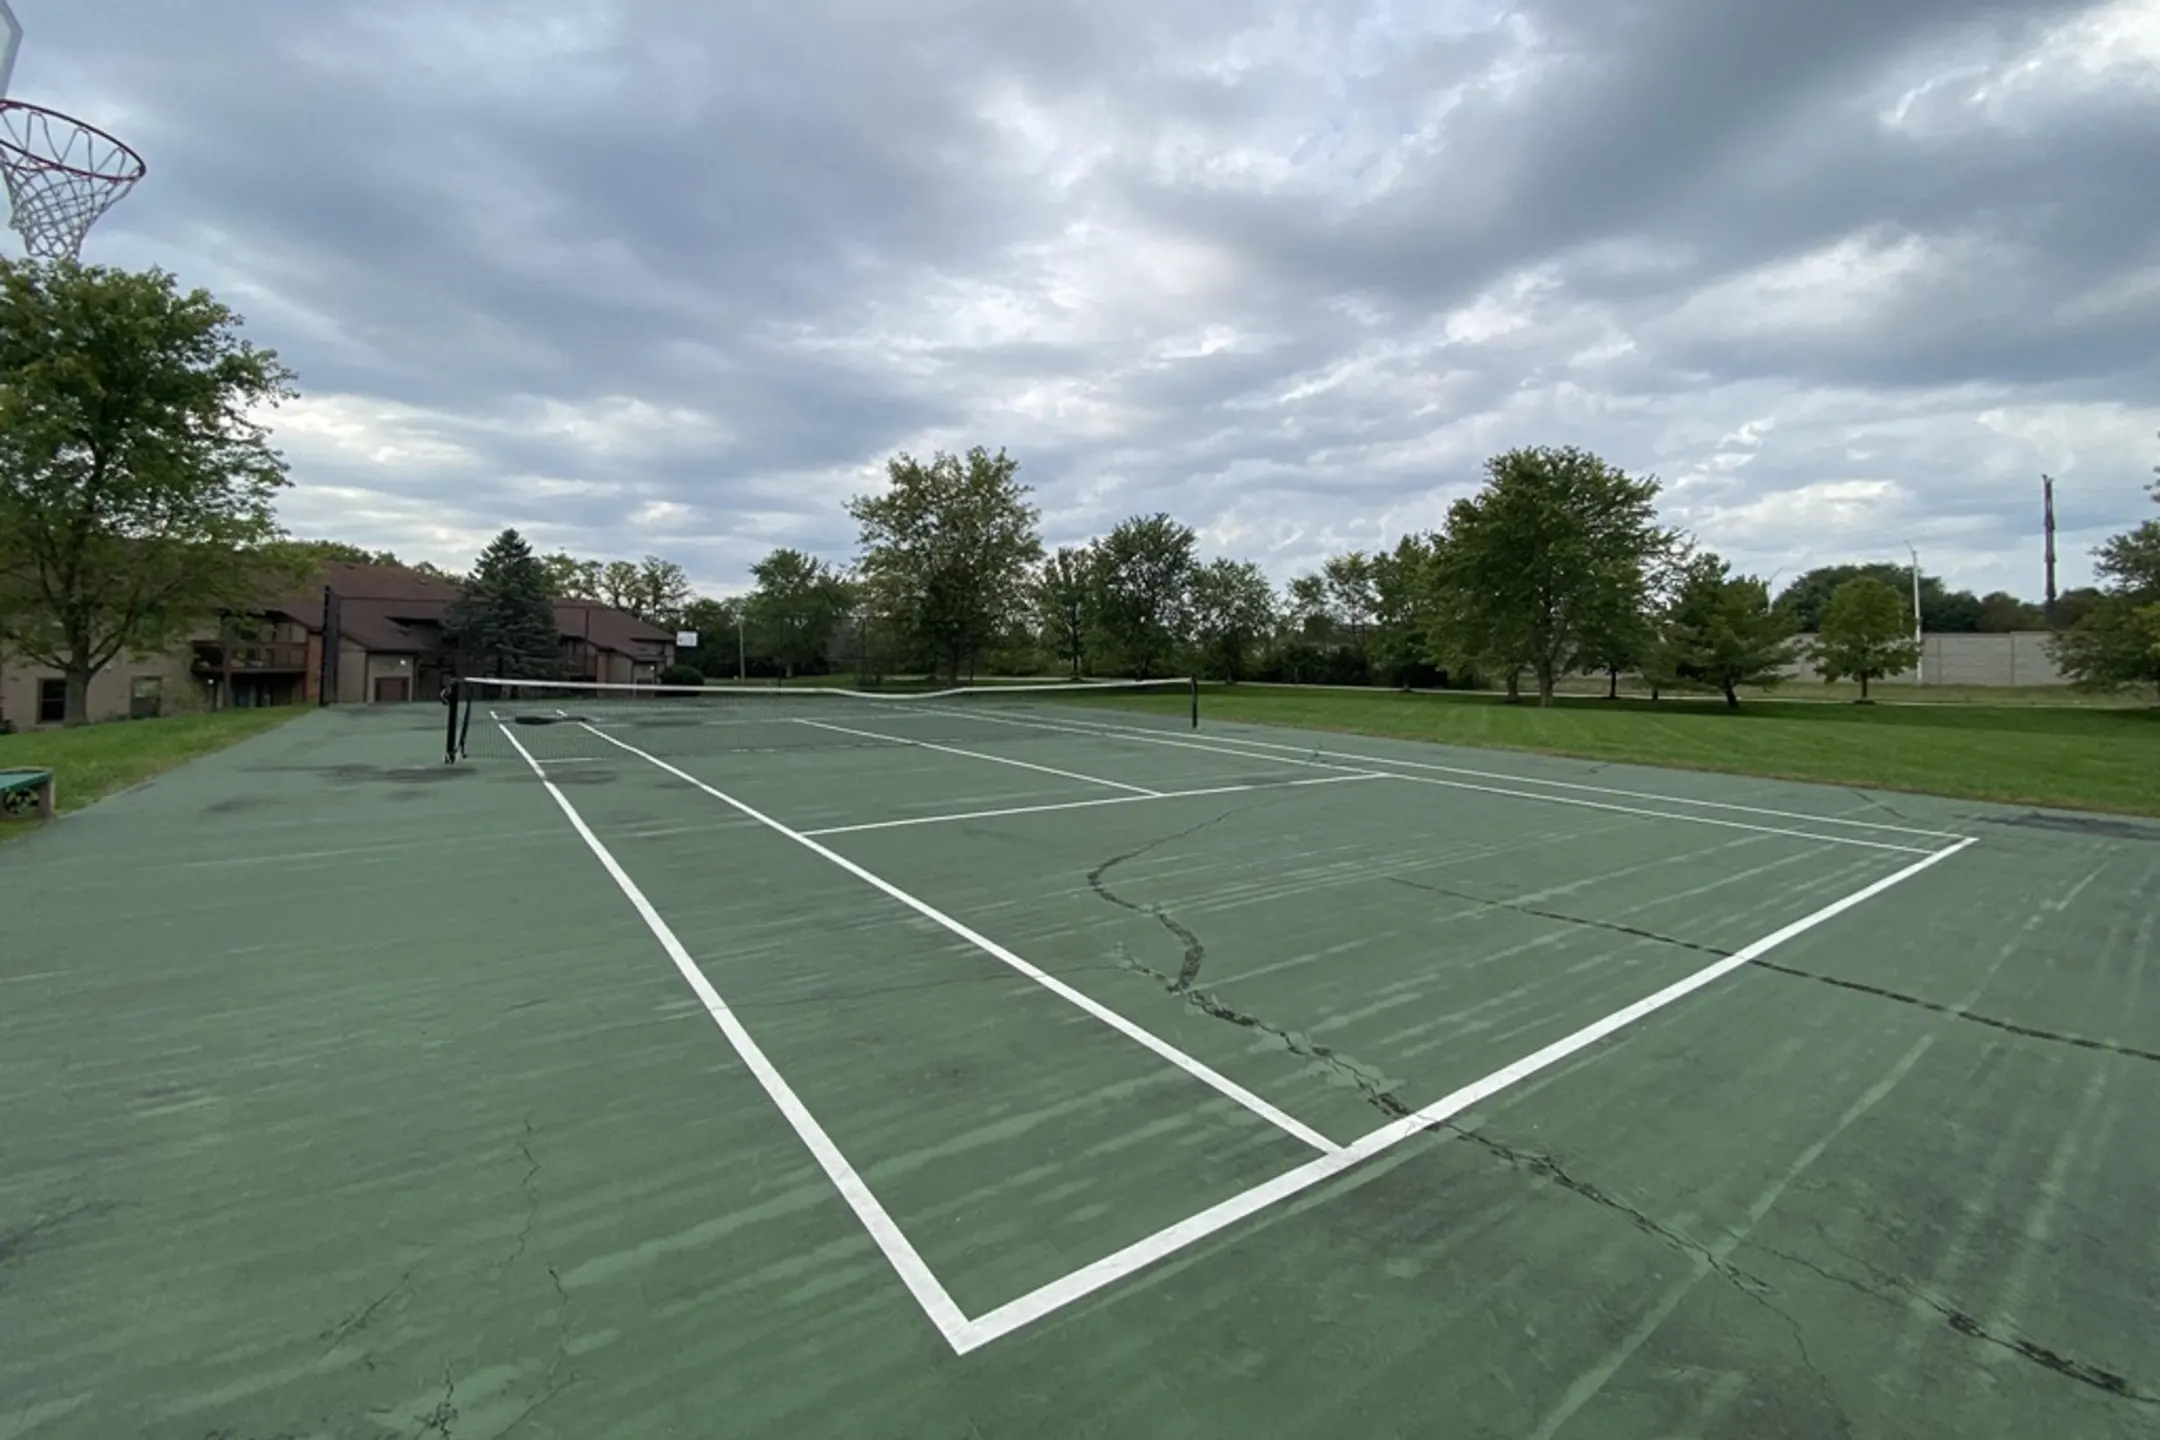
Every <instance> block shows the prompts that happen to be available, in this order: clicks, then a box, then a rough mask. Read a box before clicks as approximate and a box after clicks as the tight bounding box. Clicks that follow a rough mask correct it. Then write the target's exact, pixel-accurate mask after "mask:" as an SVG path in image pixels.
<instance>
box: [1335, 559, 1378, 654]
mask: <svg viewBox="0 0 2160 1440" xmlns="http://www.w3.org/2000/svg"><path fill="white" fill-rule="evenodd" d="M1374 562H1375V557H1373V556H1371V555H1368V554H1366V553H1365V552H1364V551H1363V550H1352V551H1350V552H1348V553H1347V554H1343V555H1330V556H1329V557H1328V558H1327V560H1326V561H1325V562H1323V563H1322V565H1321V567H1320V583H1321V586H1322V590H1323V593H1325V594H1326V596H1327V607H1328V614H1329V616H1330V618H1332V619H1333V620H1334V622H1335V625H1336V626H1337V628H1338V630H1339V632H1340V633H1341V635H1342V636H1343V639H1344V642H1345V643H1346V644H1347V645H1348V646H1349V647H1350V649H1351V650H1353V651H1354V652H1356V654H1357V656H1358V658H1359V659H1360V660H1361V661H1367V662H1369V661H1370V659H1371V655H1370V652H1369V651H1368V649H1367V645H1368V644H1369V642H1370V641H1371V638H1372V629H1373V624H1374V621H1375V620H1376V619H1377V617H1378V615H1379V612H1380V575H1379V570H1378V567H1377V566H1376V564H1375V563H1374Z"/></svg>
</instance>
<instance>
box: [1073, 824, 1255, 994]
mask: <svg viewBox="0 0 2160 1440" xmlns="http://www.w3.org/2000/svg"><path fill="white" fill-rule="evenodd" d="M1251 808H1252V807H1251V806H1249V805H1239V806H1233V807H1232V808H1231V809H1228V810H1225V811H1223V812H1222V813H1221V814H1220V815H1214V816H1210V817H1209V818H1208V819H1205V820H1202V821H1201V822H1200V823H1199V824H1197V825H1188V826H1187V827H1185V828H1184V829H1183V830H1180V831H1178V832H1177V833H1175V834H1172V835H1164V836H1162V837H1161V838H1159V839H1155V840H1150V841H1148V843H1147V844H1145V845H1142V846H1141V847H1140V848H1139V849H1137V850H1128V851H1126V852H1125V853H1124V854H1122V855H1113V856H1111V857H1110V858H1109V859H1107V860H1105V861H1103V862H1102V864H1100V865H1097V866H1096V867H1095V868H1094V869H1093V870H1090V871H1088V877H1087V883H1088V888H1089V889H1090V890H1093V891H1094V892H1095V894H1096V895H1097V896H1098V897H1100V898H1101V899H1104V900H1107V901H1108V902H1110V903H1111V904H1112V905H1115V906H1117V907H1118V908H1119V909H1121V910H1130V911H1131V912H1132V913H1133V914H1135V915H1146V916H1149V917H1151V918H1152V919H1153V920H1154V921H1155V923H1156V924H1158V925H1160V926H1162V927H1163V929H1165V930H1168V931H1169V932H1170V933H1171V934H1172V935H1174V936H1176V937H1177V939H1178V942H1179V943H1180V944H1181V945H1183V946H1184V947H1185V953H1184V955H1183V957H1182V958H1181V959H1180V960H1179V962H1178V974H1177V980H1176V982H1175V983H1174V984H1173V985H1172V987H1171V988H1172V989H1173V991H1175V992H1176V993H1178V994H1183V993H1184V992H1185V991H1187V990H1190V989H1191V988H1192V986H1193V982H1194V981H1196V980H1198V979H1199V978H1200V967H1201V966H1202V965H1203V964H1205V963H1206V961H1207V946H1205V945H1203V944H1202V943H1201V942H1200V937H1199V936H1198V935H1195V934H1194V933H1193V932H1192V931H1191V930H1190V929H1188V928H1186V927H1185V926H1184V925H1183V924H1181V923H1179V922H1178V920H1177V919H1176V918H1175V917H1174V916H1172V915H1171V914H1170V913H1169V912H1168V911H1167V910H1165V909H1163V908H1162V907H1161V906H1160V905H1139V904H1135V903H1134V902H1133V901H1130V900H1127V899H1125V898H1124V897H1123V896H1122V895H1119V894H1117V893H1116V892H1114V891H1113V890H1111V889H1110V887H1109V886H1108V885H1106V884H1104V883H1103V879H1104V877H1105V876H1107V875H1108V874H1109V873H1110V872H1111V871H1112V870H1114V869H1116V868H1117V867H1118V866H1120V865H1124V864H1126V863H1128V862H1130V861H1133V860H1138V859H1139V858H1141V857H1142V856H1143V855H1146V854H1148V853H1150V852H1151V851H1155V850H1160V849H1161V848H1162V847H1163V846H1165V845H1174V844H1176V843H1177V842H1178V841H1180V840H1183V839H1186V838H1187V837H1189V836H1193V835H1197V834H1199V833H1200V832H1201V831H1203V830H1206V829H1208V828H1209V827H1210V826H1214V825H1220V824H1222V822H1223V821H1225V820H1228V819H1229V818H1230V817H1231V816H1233V815H1240V814H1243V813H1244V812H1245V811H1246V810H1249V809H1251Z"/></svg>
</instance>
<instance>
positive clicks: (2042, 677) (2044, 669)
mask: <svg viewBox="0 0 2160 1440" xmlns="http://www.w3.org/2000/svg"><path fill="white" fill-rule="evenodd" d="M1801 638H1802V639H1803V640H1811V639H1812V638H1813V637H1812V636H1803V637H1801ZM2048 639H2049V636H2048V632H2047V631H2045V630H2016V631H2012V632H2010V633H2008V634H1997V635H1949V634H1946V635H1929V636H1926V637H1924V641H1923V645H1922V649H1921V656H1920V674H1919V675H1918V676H1915V675H1914V674H1913V672H1912V671H1910V670H1908V671H1906V672H1905V673H1904V674H1902V675H1893V676H1890V677H1889V679H1888V683H1891V684H1904V685H1910V684H1914V683H1921V684H1927V685H2001V686H2025V685H2063V684H2067V683H2069V682H2067V681H2066V680H2065V679H2064V678H2063V674H2062V672H2061V671H2060V670H2057V669H2056V668H2055V662H2054V661H2053V660H2052V659H2050V658H2049V656H2048V646H2047V642H2048ZM1791 673H1792V675H1793V677H1794V678H1795V679H1797V680H1820V679H1821V676H1819V675H1818V674H1817V673H1816V671H1815V666H1814V665H1813V663H1812V662H1810V661H1808V660H1802V661H1801V663H1800V664H1799V665H1797V666H1795V667H1794V669H1793V670H1792V672H1791Z"/></svg>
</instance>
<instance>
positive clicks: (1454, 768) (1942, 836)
mask: <svg viewBox="0 0 2160 1440" xmlns="http://www.w3.org/2000/svg"><path fill="white" fill-rule="evenodd" d="M1222 739H1223V740H1224V741H1225V742H1227V743H1229V744H1233V745H1251V746H1255V747H1257V748H1259V749H1262V750H1287V751H1291V752H1293V753H1296V754H1313V755H1328V756H1332V757H1334V758H1336V759H1345V760H1362V761H1365V762H1367V763H1370V764H1373V765H1402V766H1406V767H1408V768H1409V769H1412V770H1437V771H1439V772H1441V773H1442V774H1447V775H1469V776H1472V777H1474V778H1476V779H1480V780H1506V781H1510V782H1512V783H1514V784H1517V785H1546V786H1550V787H1551V788H1553V789H1555V790H1581V791H1583V792H1585V793H1587V794H1592V795H1617V796H1620V797H1621V798H1622V799H1627V800H1656V801H1659V802H1661V803H1663V804H1668V805H1693V806H1695V807H1697V808H1698V809H1704V810H1731V811H1734V812H1736V813H1738V814H1743V815H1768V816H1772V817H1774V818H1776V819H1780V820H1804V821H1807V822H1808V823H1809V824H1814V825H1843V826H1846V827H1848V828H1851V829H1856V830H1883V831H1888V832H1890V833H1892V834H1897V835H1917V836H1920V837H1921V838H1923V839H1928V840H1962V839H1965V838H1966V837H1965V836H1963V835H1959V834H1956V833H1954V832H1952V831H1949V830H1922V829H1919V828H1917V827H1915V826H1912V825H1886V824H1884V823H1882V822H1881V821H1879V820H1849V819H1845V818H1843V817H1840V816H1837V815H1810V814H1808V813H1806V812H1805V811H1800V810H1775V809H1771V808H1769V807H1767V806H1763V805H1737V804H1734V803H1733V802H1731V801H1729V800H1693V799H1690V798H1688V797H1687V796H1685V795H1659V794H1655V793H1653V792H1651V791H1646V790H1621V789H1618V788H1616V787H1614V786H1611V785H1584V784H1582V783H1580V782H1578V781H1573V780H1544V779H1540V778H1538V777H1536V776H1534V775H1512V774H1507V773H1504V772H1501V771H1497V770H1471V769H1467V768H1465V767H1463V766H1460V765H1441V764H1437V763H1435V762H1433V761H1430V760H1403V759H1398V758H1395V757H1393V756H1382V755H1356V754H1352V753H1351V752H1349V751H1339V750H1318V749H1315V750H1310V751H1308V750H1306V749H1304V748H1303V747H1301V746H1296V745H1284V744H1282V743H1280V742H1277V741H1270V740H1250V739H1247V738H1245V737H1244V736H1240V735H1225V736H1223V737H1222Z"/></svg>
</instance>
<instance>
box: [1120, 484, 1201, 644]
mask: <svg viewBox="0 0 2160 1440" xmlns="http://www.w3.org/2000/svg"><path fill="white" fill-rule="evenodd" d="M1193 546H1194V537H1193V532H1192V529H1191V527H1189V526H1186V525H1180V524H1179V523H1178V522H1177V521H1175V520H1173V519H1171V518H1170V517H1169V516H1168V515H1165V514H1161V513H1157V514H1154V515H1136V516H1134V517H1132V518H1131V519H1129V520H1125V521H1122V522H1121V523H1119V525H1118V526H1117V528H1115V529H1113V530H1112V531H1111V532H1110V533H1109V534H1108V535H1106V536H1104V537H1103V538H1102V540H1101V541H1100V542H1098V543H1097V545H1096V547H1095V597H1096V598H1095V617H1096V626H1097V629H1098V631H1099V633H1100V634H1101V636H1102V638H1103V639H1104V640H1105V641H1106V642H1107V644H1108V648H1109V649H1110V651H1111V652H1112V653H1113V654H1114V655H1115V656H1116V657H1117V661H1118V664H1119V665H1120V666H1122V667H1123V668H1124V669H1126V670H1127V671H1129V672H1130V673H1132V674H1133V675H1134V676H1136V677H1138V678H1139V679H1142V680H1145V679H1148V678H1150V677H1151V676H1153V675H1155V674H1157V673H1159V671H1160V669H1161V667H1162V666H1163V665H1164V664H1166V663H1167V662H1168V661H1169V660H1170V658H1171V657H1172V656H1173V655H1175V654H1176V653H1177V651H1178V649H1179V647H1181V646H1182V645H1184V644H1185V643H1186V641H1187V639H1188V637H1189V636H1190V635H1191V632H1192V583H1193V576H1194V574H1195V573H1196V572H1197V571H1198V569H1199V562H1198V561H1197V560H1196V559H1195V557H1194V555H1193Z"/></svg>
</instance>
